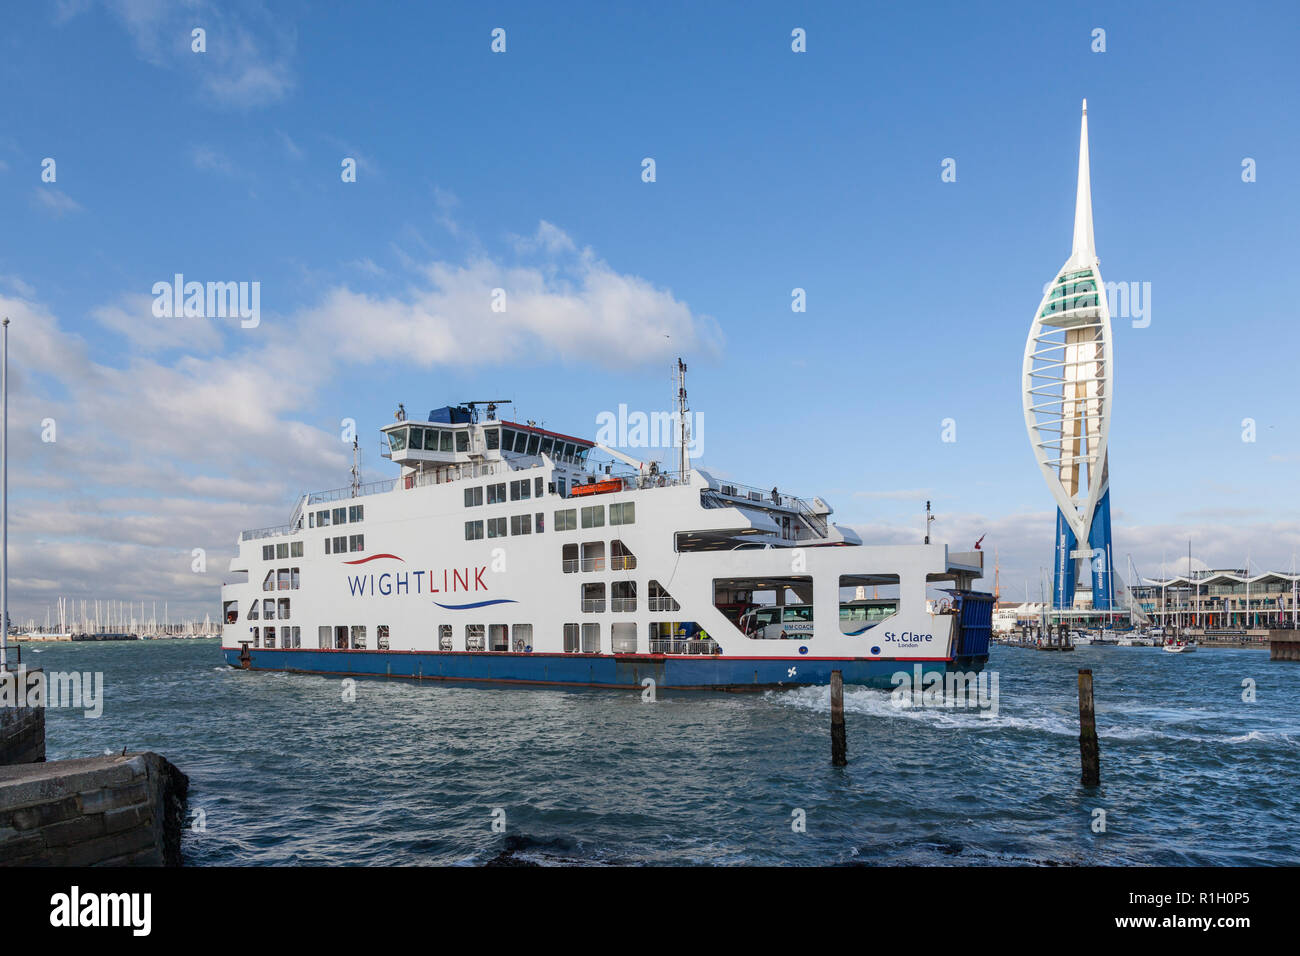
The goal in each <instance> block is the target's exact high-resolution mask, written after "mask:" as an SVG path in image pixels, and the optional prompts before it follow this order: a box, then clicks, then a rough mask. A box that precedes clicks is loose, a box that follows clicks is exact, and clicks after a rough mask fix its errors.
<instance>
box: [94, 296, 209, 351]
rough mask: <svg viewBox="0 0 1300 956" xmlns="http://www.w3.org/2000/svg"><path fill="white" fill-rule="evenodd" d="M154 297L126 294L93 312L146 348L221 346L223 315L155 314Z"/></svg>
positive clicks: (115, 329) (143, 349)
mask: <svg viewBox="0 0 1300 956" xmlns="http://www.w3.org/2000/svg"><path fill="white" fill-rule="evenodd" d="M153 301H154V300H153V298H152V297H150V296H147V295H139V294H133V295H124V296H122V298H121V300H120V301H119V302H117V303H115V304H112V305H104V306H100V307H99V308H96V309H92V310H91V313H90V314H91V317H92V318H94V319H95V321H96V322H98V323H99V324H100V325H102V326H104V327H105V328H107V329H112V330H113V331H114V332H117V333H118V334H120V335H122V336H124V337H125V338H126V339H127V340H128V341H129V342H130V343H131V344H132V345H134V346H135V347H136V348H137V349H139V350H140V351H142V352H159V351H162V350H163V349H176V348H184V349H187V350H189V351H198V352H211V351H214V350H216V349H217V348H219V347H220V346H221V333H220V331H219V330H218V325H217V323H218V322H221V321H222V320H221V319H196V318H161V319H160V318H158V317H157V316H155V315H154V314H153Z"/></svg>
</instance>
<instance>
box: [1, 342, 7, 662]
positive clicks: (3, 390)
mask: <svg viewBox="0 0 1300 956" xmlns="http://www.w3.org/2000/svg"><path fill="white" fill-rule="evenodd" d="M0 628H3V632H2V634H0V671H3V670H5V669H7V668H8V666H9V317H8V316H6V317H5V320H4V358H3V360H2V361H0Z"/></svg>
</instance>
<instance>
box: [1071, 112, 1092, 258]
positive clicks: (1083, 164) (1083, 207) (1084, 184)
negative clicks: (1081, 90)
mask: <svg viewBox="0 0 1300 956" xmlns="http://www.w3.org/2000/svg"><path fill="white" fill-rule="evenodd" d="M1070 259H1071V260H1072V262H1073V263H1074V264H1076V265H1079V266H1085V267H1090V266H1092V265H1093V264H1094V263H1095V262H1096V260H1097V244H1096V241H1095V240H1094V239H1093V236H1092V177H1091V175H1090V174H1089V170H1088V101H1087V100H1084V101H1083V119H1082V120H1080V122H1079V190H1078V192H1077V193H1076V194H1075V199H1074V245H1073V247H1072V248H1071V250H1070Z"/></svg>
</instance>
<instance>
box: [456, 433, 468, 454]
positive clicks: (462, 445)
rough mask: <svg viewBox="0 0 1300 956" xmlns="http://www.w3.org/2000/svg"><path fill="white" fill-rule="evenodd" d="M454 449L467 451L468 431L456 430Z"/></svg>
mask: <svg viewBox="0 0 1300 956" xmlns="http://www.w3.org/2000/svg"><path fill="white" fill-rule="evenodd" d="M456 450H457V451H469V432H466V431H459V432H456Z"/></svg>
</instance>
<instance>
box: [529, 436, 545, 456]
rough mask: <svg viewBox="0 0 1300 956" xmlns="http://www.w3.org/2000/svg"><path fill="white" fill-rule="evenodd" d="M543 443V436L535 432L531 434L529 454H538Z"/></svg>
mask: <svg viewBox="0 0 1300 956" xmlns="http://www.w3.org/2000/svg"><path fill="white" fill-rule="evenodd" d="M541 443H542V436H541V435H536V434H534V435H529V436H528V454H530V455H536V454H537V449H538V447H539V446H540V445H541Z"/></svg>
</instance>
